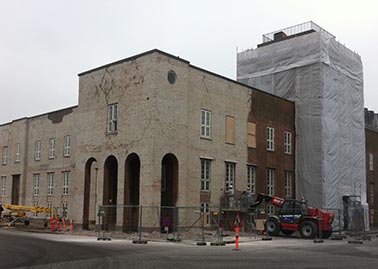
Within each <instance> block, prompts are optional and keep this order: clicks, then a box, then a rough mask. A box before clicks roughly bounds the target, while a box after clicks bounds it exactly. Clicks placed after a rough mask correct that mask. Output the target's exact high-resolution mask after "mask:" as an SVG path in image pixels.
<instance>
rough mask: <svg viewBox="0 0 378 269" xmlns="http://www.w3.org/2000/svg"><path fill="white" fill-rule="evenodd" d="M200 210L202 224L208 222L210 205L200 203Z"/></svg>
mask: <svg viewBox="0 0 378 269" xmlns="http://www.w3.org/2000/svg"><path fill="white" fill-rule="evenodd" d="M201 212H203V217H204V224H210V205H209V204H208V203H201Z"/></svg>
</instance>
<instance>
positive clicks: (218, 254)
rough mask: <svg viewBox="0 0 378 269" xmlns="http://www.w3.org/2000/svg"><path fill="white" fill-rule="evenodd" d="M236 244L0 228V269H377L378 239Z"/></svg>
mask: <svg viewBox="0 0 378 269" xmlns="http://www.w3.org/2000/svg"><path fill="white" fill-rule="evenodd" d="M233 248H234V246H233V245H226V246H197V245H196V244H195V242H181V243H172V242H148V244H146V245H135V244H132V242H130V241H129V240H112V241H110V242H109V241H97V240H96V238H95V237H88V236H74V235H61V234H55V235H54V234H38V233H25V232H20V231H16V230H6V229H0V268H54V269H58V268H65V269H67V268H112V269H113V268H164V269H169V268H174V269H179V268H259V269H262V268H292V269H295V268H301V269H318V268H364V269H365V268H374V269H377V268H378V238H377V237H375V235H374V237H373V238H372V241H364V242H363V244H361V245H360V244H348V242H347V241H346V240H343V241H332V240H325V241H324V243H313V241H312V240H302V239H293V238H274V239H273V240H272V241H260V240H257V241H247V240H246V241H243V242H241V243H240V245H239V249H240V251H234V250H233Z"/></svg>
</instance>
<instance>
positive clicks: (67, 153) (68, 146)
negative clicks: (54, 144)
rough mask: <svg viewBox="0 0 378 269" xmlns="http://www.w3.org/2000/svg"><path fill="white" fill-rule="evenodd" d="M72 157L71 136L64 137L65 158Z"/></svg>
mask: <svg viewBox="0 0 378 269" xmlns="http://www.w3.org/2000/svg"><path fill="white" fill-rule="evenodd" d="M70 155H71V136H69V135H67V136H65V137H64V146H63V156H64V157H69V156H70Z"/></svg>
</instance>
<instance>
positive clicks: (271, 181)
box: [266, 168, 275, 196]
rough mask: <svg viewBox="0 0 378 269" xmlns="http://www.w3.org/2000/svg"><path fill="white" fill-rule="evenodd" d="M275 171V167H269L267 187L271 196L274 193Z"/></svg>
mask: <svg viewBox="0 0 378 269" xmlns="http://www.w3.org/2000/svg"><path fill="white" fill-rule="evenodd" d="M274 172H275V171H274V169H271V168H268V169H267V177H266V187H267V192H268V195H270V196H272V195H274Z"/></svg>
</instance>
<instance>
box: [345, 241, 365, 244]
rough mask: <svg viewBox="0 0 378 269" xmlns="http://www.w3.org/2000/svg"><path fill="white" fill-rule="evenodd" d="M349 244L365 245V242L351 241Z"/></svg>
mask: <svg viewBox="0 0 378 269" xmlns="http://www.w3.org/2000/svg"><path fill="white" fill-rule="evenodd" d="M348 244H363V242H362V241H360V240H349V241H348Z"/></svg>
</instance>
